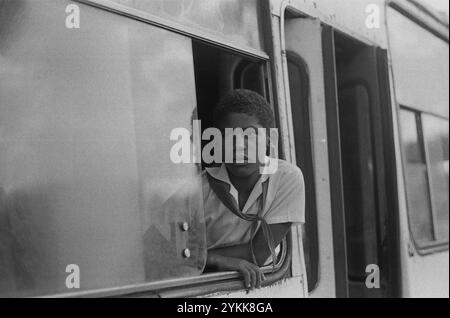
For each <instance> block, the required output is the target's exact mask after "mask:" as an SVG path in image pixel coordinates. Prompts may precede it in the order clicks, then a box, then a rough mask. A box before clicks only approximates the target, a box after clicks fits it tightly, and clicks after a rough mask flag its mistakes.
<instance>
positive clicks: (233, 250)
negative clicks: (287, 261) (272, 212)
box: [207, 223, 291, 271]
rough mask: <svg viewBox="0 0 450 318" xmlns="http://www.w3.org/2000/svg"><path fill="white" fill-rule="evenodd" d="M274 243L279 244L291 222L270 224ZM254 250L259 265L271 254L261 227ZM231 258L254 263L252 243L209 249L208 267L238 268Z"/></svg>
mask: <svg viewBox="0 0 450 318" xmlns="http://www.w3.org/2000/svg"><path fill="white" fill-rule="evenodd" d="M269 227H270V230H271V231H272V235H273V239H274V245H275V246H278V245H279V244H280V243H281V241H282V240H283V239H284V237H285V236H286V235H287V234H288V232H289V230H290V229H291V223H281V224H270V225H269ZM253 252H254V253H255V258H256V261H257V264H256V265H257V266H263V265H264V263H265V262H266V260H267V259H268V258H269V256H270V255H271V253H270V249H269V246H268V245H267V242H266V239H265V237H264V233H263V231H262V229H261V228H260V229H259V230H258V232H257V233H256V235H255V238H254V239H253ZM230 259H239V260H244V261H246V262H249V263H253V257H252V252H251V248H250V243H247V244H240V245H235V246H229V247H224V248H217V249H213V250H209V251H208V258H207V267H208V268H211V269H215V270H219V271H226V270H237V269H236V268H232V267H233V266H236V264H235V263H236V262H235V261H233V262H231V260H230Z"/></svg>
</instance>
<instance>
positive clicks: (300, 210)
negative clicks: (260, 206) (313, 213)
mask: <svg viewBox="0 0 450 318" xmlns="http://www.w3.org/2000/svg"><path fill="white" fill-rule="evenodd" d="M277 186H278V189H277V191H276V192H275V193H276V194H275V197H274V199H273V202H272V204H271V207H270V209H269V210H268V211H267V213H266V215H265V219H266V222H267V223H268V224H280V223H295V224H304V223H305V182H304V178H303V173H302V171H301V170H300V169H299V168H297V167H294V166H292V169H289V170H288V171H285V172H284V173H283V174H282V175H281V177H280V179H279V181H278V182H277Z"/></svg>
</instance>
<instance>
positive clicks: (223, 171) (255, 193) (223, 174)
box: [206, 157, 275, 213]
mask: <svg viewBox="0 0 450 318" xmlns="http://www.w3.org/2000/svg"><path fill="white" fill-rule="evenodd" d="M271 160H275V159H272V158H270V157H266V159H265V164H264V167H263V171H262V173H261V178H260V179H259V180H258V182H257V183H256V184H255V187H254V188H253V190H252V193H251V194H250V196H249V197H248V200H247V202H246V203H245V206H244V209H243V210H242V213H246V212H247V211H248V209H249V208H250V207H251V206H252V205H253V203H254V202H255V201H256V200H257V199H258V198H259V197H260V196H261V194H262V183H264V182H266V181H267V180H268V179H269V177H270V175H271V173H269V169H268V166H269V163H270V161H271ZM206 172H207V173H208V174H209V175H210V176H211V177H213V178H214V179H217V180H219V181H222V182H225V183H227V184H228V185H229V186H230V194H231V196H232V197H233V198H234V200H235V201H236V204H237V206H239V204H238V203H239V192H238V191H237V189H236V188H235V187H234V185H233V184H232V183H231V181H230V177H229V175H228V170H227V168H226V167H225V165H224V164H222V165H221V166H220V167H213V168H206Z"/></svg>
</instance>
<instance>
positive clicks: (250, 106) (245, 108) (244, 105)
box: [214, 89, 275, 129]
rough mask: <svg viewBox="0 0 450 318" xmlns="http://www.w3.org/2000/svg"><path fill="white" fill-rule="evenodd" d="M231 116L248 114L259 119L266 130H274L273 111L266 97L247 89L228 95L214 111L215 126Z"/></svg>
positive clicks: (234, 91)
mask: <svg viewBox="0 0 450 318" xmlns="http://www.w3.org/2000/svg"><path fill="white" fill-rule="evenodd" d="M230 114H246V115H250V116H254V117H256V118H257V119H258V121H259V124H260V125H261V126H263V127H264V128H266V129H270V128H274V126H275V118H274V115H273V111H272V109H271V107H270V105H269V103H268V102H267V101H266V99H265V98H264V97H262V96H261V95H259V94H258V93H255V92H253V91H249V90H246V89H237V90H233V91H231V92H229V93H228V94H226V95H225V96H224V97H222V99H221V100H220V102H219V103H218V104H217V106H216V108H215V109H214V125H217V124H218V123H220V121H221V120H222V119H223V118H225V117H226V116H227V115H230Z"/></svg>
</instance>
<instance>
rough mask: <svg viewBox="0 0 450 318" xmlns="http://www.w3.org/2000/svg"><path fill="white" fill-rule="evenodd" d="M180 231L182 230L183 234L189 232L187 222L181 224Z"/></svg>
mask: <svg viewBox="0 0 450 318" xmlns="http://www.w3.org/2000/svg"><path fill="white" fill-rule="evenodd" d="M181 229H182V230H183V231H184V232H187V231H189V223H188V222H184V223H182V224H181Z"/></svg>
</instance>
